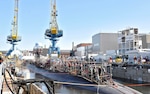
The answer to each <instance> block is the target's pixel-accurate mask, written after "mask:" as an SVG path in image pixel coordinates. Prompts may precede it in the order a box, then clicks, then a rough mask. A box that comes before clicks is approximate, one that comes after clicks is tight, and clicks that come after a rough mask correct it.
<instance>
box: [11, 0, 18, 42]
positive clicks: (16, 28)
mask: <svg viewBox="0 0 150 94" xmlns="http://www.w3.org/2000/svg"><path fill="white" fill-rule="evenodd" d="M12 25H13V28H12V39H13V40H16V39H17V37H18V35H17V33H18V0H15V6H14V21H13V23H12Z"/></svg>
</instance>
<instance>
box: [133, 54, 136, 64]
mask: <svg viewBox="0 0 150 94" xmlns="http://www.w3.org/2000/svg"><path fill="white" fill-rule="evenodd" d="M133 59H134V64H137V58H136V56H134V58H133Z"/></svg>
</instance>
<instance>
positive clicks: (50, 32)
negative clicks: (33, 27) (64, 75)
mask: <svg viewBox="0 0 150 94" xmlns="http://www.w3.org/2000/svg"><path fill="white" fill-rule="evenodd" d="M56 17H57V10H56V0H51V22H50V28H49V29H47V30H46V31H45V38H46V39H49V40H50V41H51V46H50V47H49V51H48V54H49V56H52V54H57V55H58V57H59V56H60V49H59V47H56V42H57V41H58V38H60V37H62V36H63V31H62V30H59V28H58V24H57V19H56Z"/></svg>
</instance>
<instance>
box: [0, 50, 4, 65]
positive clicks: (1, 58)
mask: <svg viewBox="0 0 150 94" xmlns="http://www.w3.org/2000/svg"><path fill="white" fill-rule="evenodd" d="M2 62H3V57H2V52H0V64H1V63H2Z"/></svg>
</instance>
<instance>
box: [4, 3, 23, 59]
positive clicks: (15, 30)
mask: <svg viewBox="0 0 150 94" xmlns="http://www.w3.org/2000/svg"><path fill="white" fill-rule="evenodd" d="M7 41H8V42H9V43H10V44H12V48H11V49H10V50H9V51H8V52H7V54H6V55H7V56H8V55H10V54H11V53H12V52H13V51H14V50H15V45H16V44H17V42H19V41H21V37H20V36H18V0H15V5H14V19H13V22H12V30H11V34H10V35H9V36H8V37H7Z"/></svg>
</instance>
